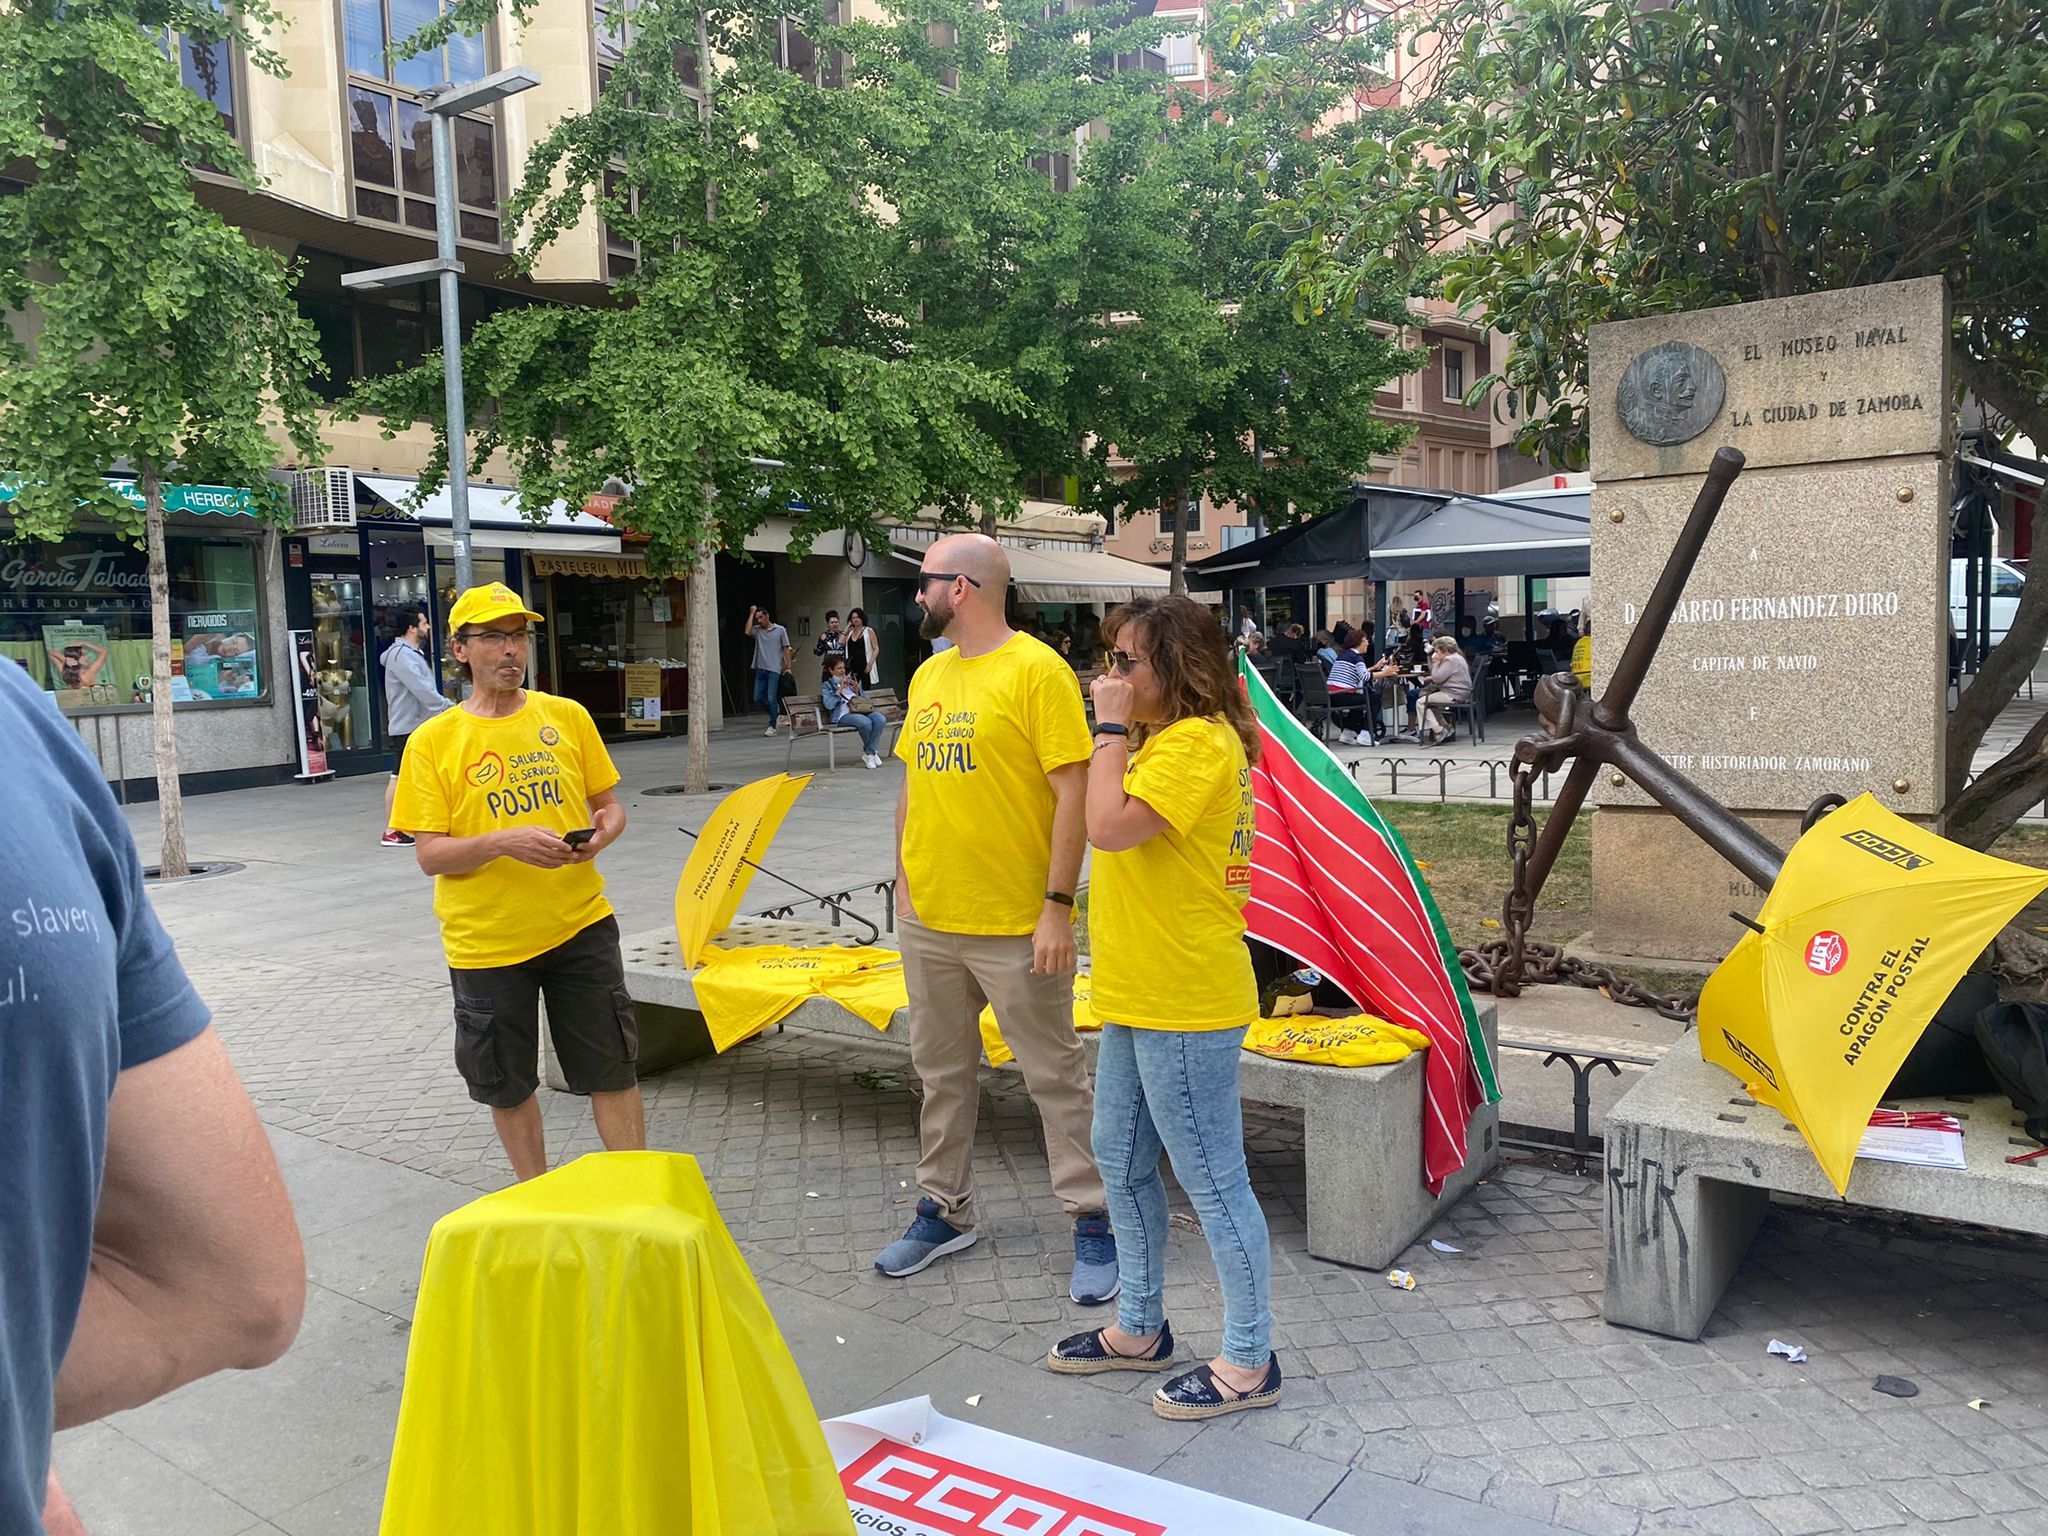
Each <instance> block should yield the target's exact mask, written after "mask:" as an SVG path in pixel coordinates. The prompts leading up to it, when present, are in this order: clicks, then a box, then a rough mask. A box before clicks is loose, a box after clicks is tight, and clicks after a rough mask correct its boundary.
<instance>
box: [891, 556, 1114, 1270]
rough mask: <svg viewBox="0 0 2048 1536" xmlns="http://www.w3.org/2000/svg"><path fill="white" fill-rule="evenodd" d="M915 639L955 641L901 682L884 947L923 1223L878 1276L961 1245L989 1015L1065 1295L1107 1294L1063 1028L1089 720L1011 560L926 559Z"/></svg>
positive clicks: (1068, 1002) (1070, 1050)
mask: <svg viewBox="0 0 2048 1536" xmlns="http://www.w3.org/2000/svg"><path fill="white" fill-rule="evenodd" d="M917 583H918V593H917V600H918V603H919V604H920V605H921V606H922V607H923V609H924V621H923V623H922V625H921V626H920V632H921V633H922V634H923V635H924V636H925V638H926V639H935V638H940V637H943V638H946V639H949V640H951V641H952V642H953V644H952V645H951V647H949V648H948V649H946V650H944V651H940V652H938V653H936V654H935V655H933V656H932V658H931V659H930V660H929V661H927V662H926V663H925V664H924V665H923V666H921V667H919V668H918V669H917V672H916V674H915V675H914V676H913V677H912V678H911V680H910V706H909V712H908V717H907V720H906V722H905V725H904V729H903V731H902V733H901V734H900V735H899V736H898V737H897V740H896V755H897V756H898V757H900V758H902V759H903V762H904V767H905V769H906V772H905V774H904V787H903V793H902V795H901V797H900V798H899V799H898V801H897V809H896V825H897V832H898V841H899V852H898V857H897V867H896V911H897V933H898V936H899V938H900V939H901V942H902V947H903V969H904V974H905V977H906V979H907V981H908V983H909V988H910V1059H911V1063H912V1065H913V1066H914V1067H915V1068H916V1069H917V1075H918V1078H919V1079H920V1081H921V1082H922V1083H923V1085H924V1102H923V1105H922V1107H921V1109H920V1111H919V1116H918V1133H919V1142H920V1152H921V1155H920V1157H919V1160H918V1165H917V1186H918V1191H919V1199H918V1202H917V1214H916V1217H915V1219H913V1220H912V1222H911V1223H910V1227H909V1230H908V1231H906V1232H905V1233H904V1234H903V1236H902V1238H901V1239H899V1240H898V1241H896V1242H894V1243H891V1244H890V1245H889V1246H888V1247H887V1248H885V1249H883V1250H882V1252H881V1254H880V1255H879V1256H878V1257H877V1258H876V1260H875V1267H876V1268H877V1269H879V1270H881V1271H882V1272H883V1273H884V1274H887V1275H912V1274H916V1273H917V1272H918V1271H919V1270H921V1269H923V1268H924V1267H925V1266H926V1265H928V1264H930V1263H931V1262H932V1261H933V1260H935V1259H938V1258H941V1257H943V1256H944V1255H946V1254H949V1253H957V1252H959V1251H960V1250H961V1249H963V1248H967V1247H971V1246H972V1245H973V1243H974V1240H975V1236H976V1234H975V1228H974V1214H975V1213H974V1185H973V1171H972V1165H973V1158H974V1126H975V1118H976V1113H977V1111H978V1109H979V1106H980V1100H981V1085H980V1081H979V1068H980V1065H981V1034H980V1031H979V1029H978V1028H977V1025H976V1020H977V1019H978V1017H979V1015H980V1013H981V1009H982V1006H983V1004H984V1003H990V1004H993V1005H994V1007H995V1015H996V1024H997V1026H998V1028H1000V1029H1001V1030H1002V1034H1003V1039H1004V1040H1005V1041H1007V1042H1008V1044H1009V1047H1010V1049H1011V1050H1012V1051H1014V1052H1015V1053H1016V1056H1017V1060H1018V1063H1019V1064H1020V1065H1021V1066H1022V1067H1023V1069H1024V1082H1025V1086H1026V1087H1027V1088H1029V1090H1030V1092H1031V1098H1032V1102H1033V1103H1035V1104H1036V1105H1037V1106H1038V1114H1039V1119H1040V1121H1041V1123H1042V1124H1043V1126H1044V1130H1045V1150H1046V1160H1047V1161H1048V1162H1049V1163H1050V1164H1051V1168H1052V1187H1053V1193H1054V1194H1055V1195H1057V1196H1058V1198H1059V1202H1060V1205H1061V1206H1062V1208H1064V1209H1065V1211H1066V1213H1067V1214H1068V1215H1069V1216H1071V1217H1072V1218H1073V1219H1074V1270H1073V1277H1072V1279H1071V1281H1070V1283H1069V1286H1068V1293H1069V1294H1070V1295H1071V1296H1072V1297H1073V1299H1074V1300H1075V1301H1077V1302H1080V1303H1082V1304H1083V1305H1093V1304H1095V1303H1098V1302H1104V1301H1107V1300H1109V1299H1110V1298H1111V1297H1112V1296H1114V1295H1115V1294H1116V1290H1117V1270H1116V1240H1115V1238H1114V1237H1113V1236H1112V1235H1111V1233H1110V1227H1109V1220H1108V1217H1107V1214H1106V1212H1105V1210H1104V1199H1103V1192H1102V1176H1101V1175H1100V1174H1099V1173H1097V1172H1096V1169H1095V1158H1094V1156H1093V1154H1092V1153H1091V1152H1090V1151H1089V1123H1090V1118H1091V1113H1092V1110H1091V1104H1090V1095H1089V1087H1088V1066H1087V1057H1086V1055H1085V1054H1084V1052H1083V1051H1082V1048H1081V1042H1080V1040H1079V1039H1078V1038H1077V1037H1076V1036H1075V1034H1074V931H1073V916H1074V887H1075V884H1076V883H1077V882H1078V880H1079V878H1080V873H1081V852H1082V840H1083V836H1084V827H1083V820H1084V813H1083V808H1082V797H1083V794H1084V793H1085V790H1086V775H1087V766H1086V765H1087V762H1088V721H1087V716H1086V714H1085V712H1084V711H1083V709H1082V707H1081V690H1080V689H1079V688H1078V687H1077V686H1075V682H1074V673H1073V671H1072V669H1071V668H1069V667H1068V666H1067V665H1066V663H1065V662H1063V661H1061V660H1060V659H1059V657H1058V656H1056V655H1055V654H1053V652H1052V650H1051V649H1050V648H1049V647H1048V646H1046V645H1045V644H1044V643H1043V642H1042V641H1038V640H1034V639H1032V638H1031V637H1030V636H1029V635H1024V634H1019V633H1018V632H1017V631H1015V630H1013V629H1011V628H1010V625H1009V621H1008V619H1007V618H1006V617H1005V611H1004V598H1005V595H1006V593H1007V591H1008V588H1009V584H1010V562H1009V558H1008V556H1006V555H1005V554H1004V553H1003V550H1002V547H1001V546H1000V545H998V544H997V543H996V541H995V540H994V539H991V538H987V537H985V536H983V535H981V534H978V533H968V534H955V535H953V536H952V537H950V538H944V539H941V540H939V541H938V542H937V543H936V544H934V545H932V546H931V548H930V549H928V550H926V551H925V556H924V566H923V569H922V570H921V571H920V572H919V573H918V578H917Z"/></svg>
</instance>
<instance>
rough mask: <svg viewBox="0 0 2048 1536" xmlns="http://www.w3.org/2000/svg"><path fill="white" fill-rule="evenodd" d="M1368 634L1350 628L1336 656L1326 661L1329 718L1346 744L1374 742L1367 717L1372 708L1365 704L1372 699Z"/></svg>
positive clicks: (1371, 712) (1354, 744)
mask: <svg viewBox="0 0 2048 1536" xmlns="http://www.w3.org/2000/svg"><path fill="white" fill-rule="evenodd" d="M1371 648H1372V635H1371V633H1370V632H1369V631H1367V630H1363V629H1354V630H1352V631H1351V632H1350V634H1348V635H1347V636H1346V637H1345V642H1344V645H1343V647H1342V648H1341V649H1340V650H1339V651H1338V652H1337V659H1336V660H1335V661H1333V662H1331V663H1330V718H1331V719H1332V720H1334V721H1336V722H1337V739H1338V740H1339V741H1341V742H1343V743H1344V744H1345V745H1346V746H1348V747H1349V746H1358V745H1361V744H1365V743H1370V742H1374V741H1377V740H1378V739H1379V731H1378V730H1377V729H1375V726H1374V722H1373V720H1372V719H1371V716H1373V715H1375V714H1377V713H1378V711H1377V710H1376V709H1369V708H1366V707H1364V706H1366V705H1367V704H1368V703H1370V701H1371V698H1372V691H1371V689H1370V687H1369V686H1368V684H1367V678H1368V676H1369V675H1370V672H1371V667H1372V657H1371V654H1370V653H1371Z"/></svg>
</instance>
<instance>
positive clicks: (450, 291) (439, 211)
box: [341, 68, 540, 592]
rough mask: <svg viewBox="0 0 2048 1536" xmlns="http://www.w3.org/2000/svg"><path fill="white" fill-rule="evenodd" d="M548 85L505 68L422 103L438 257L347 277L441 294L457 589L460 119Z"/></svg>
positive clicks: (356, 284)
mask: <svg viewBox="0 0 2048 1536" xmlns="http://www.w3.org/2000/svg"><path fill="white" fill-rule="evenodd" d="M539 84H540V76H538V75H536V74H535V73H534V72H533V71H532V70H530V69H523V68H522V69H501V70H499V71H498V72H497V73H496V74H495V75H485V76H484V77H483V79H481V80H477V81H473V82H471V83H470V84H468V85H447V86H441V87H440V88H438V89H437V90H434V91H431V92H428V93H426V95H425V96H424V97H423V98H422V100H423V103H424V105H425V107H426V112H427V117H428V118H429V119H430V120H431V122H432V124H433V134H434V251H435V254H434V259H433V260H432V261H409V262H407V263H405V264H404V265H403V266H396V267H377V268H374V269H372V270H371V271H368V272H348V273H344V274H343V275H342V279H341V285H342V287H344V288H402V287H406V286H409V285H410V284H413V283H423V282H425V281H427V280H428V279H429V278H432V279H434V280H435V281H437V282H438V283H439V284H440V290H441V382H442V387H443V389H444V390H445V392H446V397H447V410H448V521H449V524H450V529H449V536H450V538H451V540H452V541H453V543H454V545H455V587H456V590H457V591H458V592H460V591H466V590H467V589H468V588H470V587H472V586H474V585H475V579H476V570H475V566H474V563H473V562H472V560H471V557H470V548H469V423H468V419H467V416H466V415H465V412H464V407H463V400H462V307H461V306H462V299H461V295H460V293H459V292H458V290H457V286H456V285H457V283H458V282H459V281H460V279H461V277H462V272H463V266H462V262H461V261H460V260H459V259H458V258H457V257H456V254H455V236H456V220H457V218H458V217H459V214H458V211H457V198H456V191H455V119H456V118H458V117H460V116H462V114H463V113H465V112H474V111H476V110H478V109H479V108H481V107H488V106H491V105H493V104H494V103H496V102H500V101H503V100H504V99H505V98H506V97H507V96H516V95H517V94H518V93H519V92H521V91H528V90H531V89H533V87H535V86H536V85H539Z"/></svg>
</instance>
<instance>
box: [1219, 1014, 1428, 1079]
mask: <svg viewBox="0 0 2048 1536" xmlns="http://www.w3.org/2000/svg"><path fill="white" fill-rule="evenodd" d="M1244 1048H1245V1049H1246V1050H1248V1051H1257V1052H1258V1053H1259V1054H1260V1055H1261V1056H1272V1057H1276V1058H1278V1059H1279V1060H1281V1061H1305V1062H1310V1063H1313V1064H1314V1065H1316V1066H1323V1067H1383V1066H1385V1065H1387V1063H1389V1062H1393V1061H1399V1060H1401V1059H1402V1058H1403V1057H1404V1056H1411V1055H1413V1054H1414V1053H1415V1052H1417V1051H1426V1050H1428V1049H1429V1036H1427V1035H1425V1034H1423V1033H1422V1032H1421V1031H1420V1030H1414V1029H1404V1028H1402V1027H1401V1026H1400V1025H1399V1024H1389V1023H1388V1022H1387V1021H1386V1020H1385V1019H1378V1018H1374V1017H1373V1016H1372V1015H1371V1014H1369V1013H1357V1014H1353V1015H1352V1016H1351V1017H1350V1018H1348V1019H1325V1018H1318V1017H1317V1016H1315V1015H1313V1014H1297V1015H1295V1016H1294V1017H1293V1018H1286V1019H1260V1020H1259V1021H1258V1022H1257V1023H1256V1024H1254V1025H1252V1027H1251V1028H1250V1029H1249V1030H1247V1031H1246V1032H1245V1037H1244Z"/></svg>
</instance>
